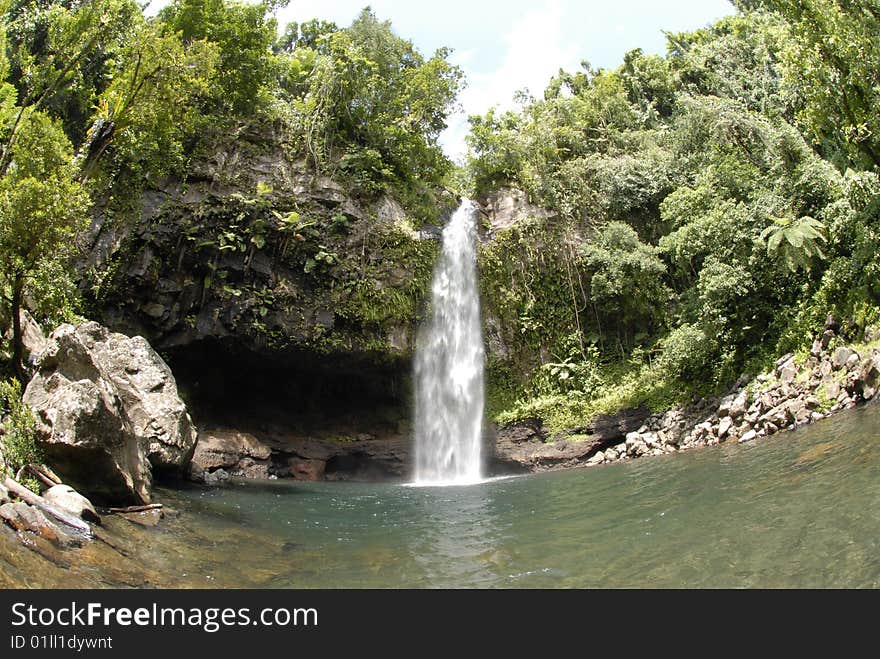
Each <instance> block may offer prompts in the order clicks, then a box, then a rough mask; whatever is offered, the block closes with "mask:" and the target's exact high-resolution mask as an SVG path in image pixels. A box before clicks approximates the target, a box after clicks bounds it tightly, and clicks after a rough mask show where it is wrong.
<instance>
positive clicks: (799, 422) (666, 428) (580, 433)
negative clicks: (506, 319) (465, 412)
mask: <svg viewBox="0 0 880 659" xmlns="http://www.w3.org/2000/svg"><path fill="white" fill-rule="evenodd" d="M866 334H867V336H866V338H867V339H870V340H871V341H874V342H875V343H876V341H877V336H876V332H868V333H866ZM832 336H833V334H831V335H829V334H828V333H827V332H826V335H824V336H823V337H822V338H821V339H818V340H817V341H816V342H814V344H813V346H812V349H811V351H810V353H809V355H808V356H806V357H803V356H801V357H798V356H795V355H793V354H788V355H784V356H783V357H781V358H780V359H779V360H777V362H776V364H775V368H774V369H773V370H772V371H771V372H769V373H763V374H760V375H758V376H757V377H755V378H741V379H740V381H739V382H737V384H736V385H735V386H734V388H733V389H732V390H731V391H730V392H729V393H728V394H727V395H725V396H723V397H720V398H710V399H702V400H699V401H696V402H694V403H693V404H692V405H688V406H684V407H679V408H674V409H671V410H669V411H667V412H663V413H658V414H650V413H648V411H647V410H645V409H644V408H639V409H633V410H625V411H623V412H621V413H619V414H618V415H615V416H609V417H607V418H600V419H598V420H594V423H593V424H592V425H591V426H589V427H586V428H575V429H572V430H569V431H568V432H566V433H560V434H558V435H556V436H550V433H549V430H548V429H547V428H546V427H544V426H543V425H542V424H541V422H540V420H537V419H529V420H525V421H521V422H517V423H514V424H510V425H508V426H505V427H503V428H501V429H499V431H498V439H497V443H496V454H495V461H496V462H500V463H501V464H504V465H507V466H508V467H510V468H511V469H516V468H525V470H527V471H531V472H540V471H550V470H555V469H569V468H574V467H592V466H597V465H601V464H610V463H615V462H621V461H624V460H632V459H635V458H641V457H647V456H660V455H666V454H670V453H677V452H679V451H687V450H691V449H695V448H699V447H703V446H714V445H717V444H720V443H723V442H727V441H735V442H750V441H754V440H757V439H761V438H764V437H769V436H771V435H775V434H777V433H779V432H782V431H786V430H794V429H795V428H798V427H801V426H804V425H807V424H810V423H815V422H816V421H820V420H822V419H825V418H827V417H829V416H831V415H833V414H835V413H836V412H839V411H841V410H844V409H850V408H853V407H855V406H857V405H860V404H864V403H867V402H869V401H876V400H880V396H878V395H877V394H878V389H880V347H865V348H861V349H860V350H857V349H853V348H851V347H846V346H838V347H836V348H833V349H829V342H830V339H831V338H832ZM573 437H574V438H573Z"/></svg>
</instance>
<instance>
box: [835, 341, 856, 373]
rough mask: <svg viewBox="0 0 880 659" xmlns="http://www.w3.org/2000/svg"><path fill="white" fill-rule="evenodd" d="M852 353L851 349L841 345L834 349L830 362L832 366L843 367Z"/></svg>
mask: <svg viewBox="0 0 880 659" xmlns="http://www.w3.org/2000/svg"><path fill="white" fill-rule="evenodd" d="M852 354H853V351H852V350H850V349H849V348H846V347H844V346H841V347H839V348H836V349H835V350H834V353H833V354H832V355H831V363H832V365H833V366H834V368H843V366H844V365H846V362H847V360H848V359H849V358H850V356H851V355H852Z"/></svg>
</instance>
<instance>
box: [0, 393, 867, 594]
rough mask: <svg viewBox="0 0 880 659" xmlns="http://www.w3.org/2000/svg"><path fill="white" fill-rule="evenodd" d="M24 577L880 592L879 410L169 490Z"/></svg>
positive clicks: (18, 554)
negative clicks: (367, 476) (472, 475)
mask: <svg viewBox="0 0 880 659" xmlns="http://www.w3.org/2000/svg"><path fill="white" fill-rule="evenodd" d="M157 498H158V499H159V500H160V501H163V502H165V503H166V505H170V506H172V507H174V508H177V509H178V510H179V515H176V516H175V515H169V516H168V517H166V519H164V520H162V521H161V522H160V523H159V524H158V525H157V526H154V527H149V528H144V527H141V526H140V525H139V524H135V523H132V522H131V521H129V520H125V519H122V518H120V517H117V516H111V517H108V518H105V525H104V527H103V529H102V538H103V541H101V542H97V541H96V542H92V543H89V544H88V545H86V546H85V547H83V548H82V549H79V550H74V551H67V552H62V553H61V554H60V555H56V554H51V553H50V554H47V555H49V556H50V558H52V561H53V562H48V561H45V560H43V558H42V557H40V556H38V555H37V553H35V552H33V551H30V550H27V549H24V548H22V547H20V548H18V549H13V550H11V551H7V552H6V553H5V555H3V552H0V583H6V584H8V585H12V586H22V585H25V586H43V587H59V586H68V587H78V586H148V587H149V586H158V587H169V586H173V587H221V588H236V587H257V588H311V587H324V588H337V587H340V588H342V587H347V588H364V587H379V588H398V587H419V588H441V587H442V588H447V587H449V588H466V587H478V588H495V587H501V588H535V587H545V588H592V587H862V588H876V587H880V405H874V406H872V407H868V408H865V409H861V410H854V411H851V412H846V413H841V414H839V415H837V416H835V417H834V418H832V419H830V420H827V421H823V422H821V423H819V424H817V425H815V426H812V427H809V428H805V429H802V430H798V431H796V432H791V433H783V434H780V435H777V436H775V437H773V438H771V439H768V440H764V441H760V442H757V443H753V444H748V445H729V446H728V445H721V446H718V447H713V448H706V449H700V450H696V451H691V452H686V453H683V454H679V455H672V456H665V457H659V458H646V459H642V460H637V461H634V462H630V463H626V464H617V465H612V466H607V467H596V468H589V469H577V470H571V471H565V472H555V473H548V474H542V475H537V476H526V477H518V478H512V479H507V480H496V481H491V482H487V483H483V484H480V485H472V486H464V487H449V488H412V487H405V486H401V485H392V484H366V483H302V484H291V483H289V482H269V483H265V484H261V485H255V484H245V483H237V484H233V485H231V486H229V487H226V488H222V489H213V490H212V489H189V490H183V491H180V490H159V491H158V492H157Z"/></svg>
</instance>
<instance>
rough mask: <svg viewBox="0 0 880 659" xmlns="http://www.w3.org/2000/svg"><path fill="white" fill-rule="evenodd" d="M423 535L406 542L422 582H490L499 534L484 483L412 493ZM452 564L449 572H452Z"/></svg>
mask: <svg viewBox="0 0 880 659" xmlns="http://www.w3.org/2000/svg"><path fill="white" fill-rule="evenodd" d="M412 492H413V494H414V495H415V496H417V497H418V499H419V501H418V507H417V511H416V515H417V517H416V518H417V519H418V520H419V526H420V527H421V528H422V529H423V532H422V533H419V534H414V535H413V536H411V537H410V539H409V552H410V554H411V555H412V556H413V557H414V558H415V561H416V563H418V565H419V566H420V568H421V570H422V572H423V574H424V583H426V584H432V585H436V586H440V587H456V586H459V587H460V586H464V585H470V584H472V585H474V586H480V585H482V584H491V583H492V581H494V579H495V574H494V573H493V572H492V571H491V568H492V566H493V565H494V564H495V562H496V561H497V560H498V554H499V551H498V548H497V540H496V536H497V535H498V531H497V528H496V526H495V520H494V518H493V511H492V506H491V502H490V492H489V490H488V488H487V487H486V484H485V483H481V484H477V485H473V486H470V487H437V488H419V489H417V490H412ZM450 566H451V567H452V570H450Z"/></svg>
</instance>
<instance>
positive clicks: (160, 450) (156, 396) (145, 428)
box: [24, 322, 196, 503]
mask: <svg viewBox="0 0 880 659" xmlns="http://www.w3.org/2000/svg"><path fill="white" fill-rule="evenodd" d="M38 367H39V370H38V372H37V374H36V375H35V376H34V378H33V379H32V380H31V382H30V383H29V384H28V386H27V389H26V390H25V394H24V401H25V402H26V403H27V404H28V405H29V406H30V407H31V409H32V410H33V411H34V413H35V417H36V419H37V431H38V435H39V439H40V443H41V444H42V445H43V447H44V449H45V451H46V458H47V461H48V463H49V464H51V465H52V466H53V468H54V469H55V471H57V472H58V473H59V474H60V475H61V477H62V478H63V479H64V480H65V481H67V482H70V483H72V484H73V485H74V486H75V487H76V488H77V489H78V490H79V491H81V492H84V493H86V494H88V495H89V496H90V497H91V498H94V499H95V500H97V501H100V502H106V503H149V502H150V488H151V485H152V470H153V468H156V469H160V470H164V471H178V472H179V471H182V470H183V469H184V468H185V467H186V465H187V464H188V462H189V460H190V458H191V456H192V452H193V448H194V446H195V440H196V432H195V429H194V427H193V425H192V421H191V419H190V417H189V414H188V413H187V411H186V406H185V405H184V403H183V401H182V400H181V399H180V397H179V396H178V394H177V385H176V383H175V381H174V377H173V375H172V374H171V371H170V369H169V368H168V366H167V365H166V364H165V362H164V361H163V360H162V359H161V358H160V357H159V355H157V354H156V352H155V351H153V349H152V348H151V347H150V345H149V344H148V343H147V342H146V340H145V339H143V338H142V337H139V336H135V337H127V336H125V335H123V334H114V333H111V332H110V331H109V330H107V329H106V328H104V327H102V326H101V325H99V324H98V323H95V322H87V323H82V324H81V325H77V326H73V325H61V326H60V327H59V328H58V329H56V330H55V331H54V332H53V333H52V335H51V336H50V338H49V343H48V345H47V347H46V348H45V350H44V351H43V352H42V353H41V354H40V355H39V356H38Z"/></svg>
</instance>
